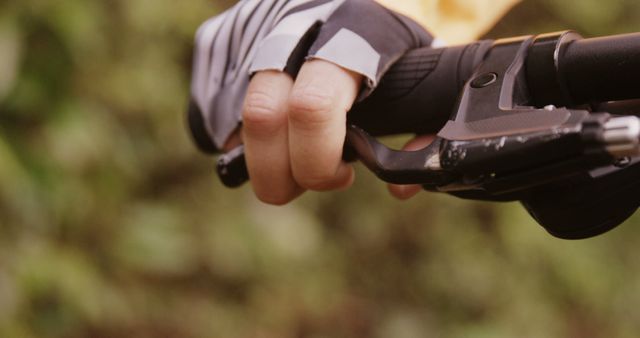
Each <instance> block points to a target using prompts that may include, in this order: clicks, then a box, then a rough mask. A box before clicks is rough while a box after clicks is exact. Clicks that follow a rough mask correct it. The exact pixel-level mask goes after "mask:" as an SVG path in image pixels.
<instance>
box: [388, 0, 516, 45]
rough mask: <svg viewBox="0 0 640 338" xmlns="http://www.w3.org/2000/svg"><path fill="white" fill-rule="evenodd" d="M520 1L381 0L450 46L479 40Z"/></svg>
mask: <svg viewBox="0 0 640 338" xmlns="http://www.w3.org/2000/svg"><path fill="white" fill-rule="evenodd" d="M519 1H520V0H378V2H380V3H382V4H384V5H385V6H387V7H389V8H392V9H393V10H395V11H397V12H400V13H402V14H405V15H407V16H409V17H411V18H412V19H414V20H416V21H418V22H420V23H421V24H423V25H424V26H425V27H427V28H428V29H429V30H430V31H431V32H432V33H433V34H434V35H435V36H436V37H437V38H439V39H441V40H444V41H445V42H446V43H448V44H456V43H464V42H468V41H471V40H474V39H476V38H478V37H479V36H480V35H482V34H483V33H485V32H486V31H487V30H488V29H490V28H491V27H492V26H493V25H494V24H495V22H496V21H498V20H499V19H500V18H501V17H502V16H503V15H504V14H505V13H506V12H507V11H508V10H509V9H510V8H511V7H512V6H513V5H515V4H516V3H518V2H519Z"/></svg>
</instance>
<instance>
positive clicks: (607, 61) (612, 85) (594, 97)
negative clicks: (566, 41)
mask: <svg viewBox="0 0 640 338" xmlns="http://www.w3.org/2000/svg"><path fill="white" fill-rule="evenodd" d="M558 67H559V68H560V69H559V70H560V72H561V73H562V74H561V78H563V79H565V80H566V85H567V87H568V90H569V93H570V94H571V98H572V99H573V101H574V103H576V104H580V103H590V102H607V101H619V100H629V99H637V98H638V95H639V93H640V81H638V78H639V77H640V33H632V34H622V35H614V36H606V37H600V38H591V39H582V40H576V41H573V42H571V44H570V45H569V46H568V47H567V48H566V50H565V51H564V53H563V54H562V55H560V59H559V60H558Z"/></svg>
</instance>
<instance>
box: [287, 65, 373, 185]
mask: <svg viewBox="0 0 640 338" xmlns="http://www.w3.org/2000/svg"><path fill="white" fill-rule="evenodd" d="M361 83H362V76H361V75H359V74H357V73H354V72H352V71H349V70H347V69H344V68H342V67H339V66H337V65H335V64H333V63H330V62H327V61H323V60H318V59H316V60H312V61H308V62H306V63H305V64H304V65H303V66H302V68H301V70H300V72H299V73H298V78H297V79H296V82H295V84H294V87H293V89H292V91H291V95H290V97H289V112H288V117H289V118H288V120H289V153H290V156H291V169H292V172H293V176H294V178H295V179H296V181H297V182H298V183H299V184H300V185H302V186H303V187H305V188H308V189H312V190H320V191H321V190H331V189H338V188H342V187H346V186H348V185H350V183H351V182H352V181H353V168H352V167H351V166H350V165H347V164H346V163H344V162H342V150H343V146H344V139H345V135H346V119H347V112H348V111H349V109H350V108H351V106H352V105H353V102H354V101H355V99H356V97H357V95H358V91H359V90H360V85H361Z"/></svg>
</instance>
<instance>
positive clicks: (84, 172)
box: [0, 0, 640, 338]
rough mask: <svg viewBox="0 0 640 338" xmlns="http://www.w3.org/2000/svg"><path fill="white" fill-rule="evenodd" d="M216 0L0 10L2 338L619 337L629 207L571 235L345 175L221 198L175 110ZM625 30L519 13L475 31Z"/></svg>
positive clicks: (610, 17)
mask: <svg viewBox="0 0 640 338" xmlns="http://www.w3.org/2000/svg"><path fill="white" fill-rule="evenodd" d="M229 3H230V1H226V2H212V1H205V0H195V1H189V2H184V3H180V2H172V1H149V0H131V1H125V0H109V1H100V2H97V1H81V0H60V1H40V0H20V1H9V2H3V3H0V337H123V336H124V337H256V338H268V337H282V338H286V337H313V338H316V337H318V338H319V337H396V338H413V337H636V336H637V333H638V332H640V311H638V308H639V306H640V264H639V263H640V262H639V261H638V260H637V258H636V257H637V253H636V252H635V250H637V248H638V247H640V228H639V227H638V225H640V218H638V217H635V218H634V219H632V220H630V221H629V222H627V223H626V224H625V225H623V226H622V227H620V228H618V229H616V230H614V231H612V232H610V233H608V234H606V235H604V236H601V237H598V238H595V239H590V240H585V241H578V242H572V241H561V240H557V239H554V238H552V237H551V236H550V235H548V234H547V233H545V232H544V231H543V229H541V228H540V227H539V226H538V225H536V224H535V223H534V222H533V221H532V220H531V219H530V218H529V217H528V215H527V214H526V213H525V212H524V211H523V210H522V209H521V208H520V207H519V206H518V205H517V204H506V205H493V204H486V203H476V202H468V201H461V200H457V199H454V198H451V197H448V196H444V195H435V194H426V193H424V194H421V195H420V196H419V197H417V198H415V199H414V200H412V201H411V202H408V203H401V202H397V201H395V200H393V199H392V198H391V197H389V196H388V195H387V194H386V191H385V188H384V185H383V184H382V183H381V182H379V181H377V180H376V179H374V178H373V177H372V175H371V174H370V173H368V172H366V171H364V170H362V169H360V170H359V181H358V183H357V184H356V187H354V188H353V189H351V190H350V191H347V192H341V193H329V194H312V193H310V194H307V195H306V196H305V197H303V198H302V199H301V200H299V201H297V202H295V203H293V204H292V205H289V206H287V207H281V208H275V207H268V206H265V205H262V204H260V203H259V202H257V201H256V200H255V198H254V197H252V194H251V192H250V191H249V189H248V188H243V189H240V190H237V191H230V190H225V189H223V188H222V187H221V186H220V184H219V183H217V181H216V178H215V176H214V174H213V163H212V159H210V158H206V157H204V156H202V155H200V154H198V153H197V152H196V151H195V150H194V147H193V146H192V145H191V142H190V140H189V138H188V135H187V133H186V131H185V127H184V122H183V110H184V108H185V103H186V101H187V100H186V98H187V93H188V80H189V79H188V78H189V63H190V48H191V41H192V35H193V32H194V31H195V29H196V27H197V26H198V25H199V24H200V22H202V21H203V20H204V19H206V18H207V17H210V16H212V15H214V14H215V13H217V12H219V11H220V10H221V9H222V8H224V7H226V6H228V5H229ZM638 19H640V4H638V3H637V2H632V1H623V0H616V1H596V0H589V1H586V0H582V1H552V0H539V1H525V2H524V3H523V4H522V5H520V6H519V7H517V8H516V9H515V10H514V11H513V12H512V13H511V14H510V15H509V16H508V17H507V18H505V20H504V21H503V22H501V23H500V24H499V25H498V26H497V27H496V29H495V30H494V31H492V32H491V33H490V34H489V36H494V37H495V36H510V35H513V34H522V33H536V32H544V31H550V30H557V29H564V28H575V29H578V30H580V31H582V32H584V33H585V34H586V35H597V34H607V33H614V32H624V31H633V30H639V29H640V24H639V23H638V22H639V20H638Z"/></svg>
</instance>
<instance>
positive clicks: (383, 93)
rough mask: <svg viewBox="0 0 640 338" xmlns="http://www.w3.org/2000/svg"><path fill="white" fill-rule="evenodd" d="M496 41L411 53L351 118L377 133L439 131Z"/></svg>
mask: <svg viewBox="0 0 640 338" xmlns="http://www.w3.org/2000/svg"><path fill="white" fill-rule="evenodd" d="M492 43H493V42H492V41H479V42H475V43H472V44H469V45H463V46H455V47H447V48H422V49H416V50H413V51H410V52H408V53H407V54H405V55H404V56H403V57H402V58H401V59H400V60H398V62H396V63H395V64H394V65H393V66H392V67H391V68H390V69H389V70H388V71H387V72H386V73H385V75H384V77H383V78H382V80H381V81H380V84H379V85H378V88H376V90H375V91H374V92H373V93H372V95H371V96H370V97H369V98H367V99H366V100H364V101H362V102H360V103H357V104H356V105H354V107H353V109H352V110H351V111H350V112H349V114H348V120H349V122H350V123H352V124H355V125H357V126H359V127H360V128H362V129H364V130H366V131H367V132H368V133H370V134H371V135H374V136H382V135H392V134H405V133H416V134H426V133H437V132H438V131H439V130H440V129H441V128H442V127H443V126H444V125H445V123H446V121H447V120H448V119H449V118H450V117H451V115H452V113H453V109H454V108H455V105H456V101H457V100H458V96H459V95H460V93H461V91H462V89H463V87H464V85H465V83H466V82H467V81H468V80H469V78H470V77H471V76H472V75H473V71H474V70H475V68H476V67H477V66H478V65H479V64H480V62H481V61H482V60H483V58H484V56H485V55H486V53H487V51H488V50H489V48H490V47H491V45H492Z"/></svg>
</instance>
